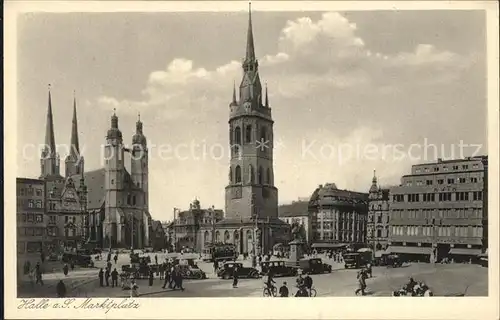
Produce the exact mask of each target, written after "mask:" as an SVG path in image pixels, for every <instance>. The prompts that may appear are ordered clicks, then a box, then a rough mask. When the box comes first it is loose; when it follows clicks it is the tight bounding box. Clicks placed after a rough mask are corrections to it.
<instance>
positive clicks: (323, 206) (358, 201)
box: [309, 183, 368, 245]
mask: <svg viewBox="0 0 500 320" xmlns="http://www.w3.org/2000/svg"><path fill="white" fill-rule="evenodd" d="M309 207H310V208H311V211H312V216H311V218H312V219H311V225H312V232H313V234H312V235H313V239H312V242H315V243H316V242H327V243H339V244H351V245H362V244H364V243H365V242H366V223H367V216H368V194H366V193H361V192H354V191H349V190H340V189H338V188H337V186H336V185H335V184H334V183H327V184H325V185H324V186H323V185H320V186H319V187H318V188H317V189H316V190H315V191H314V192H313V194H312V196H311V199H310V201H309Z"/></svg>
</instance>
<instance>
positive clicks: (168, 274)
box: [162, 263, 171, 289]
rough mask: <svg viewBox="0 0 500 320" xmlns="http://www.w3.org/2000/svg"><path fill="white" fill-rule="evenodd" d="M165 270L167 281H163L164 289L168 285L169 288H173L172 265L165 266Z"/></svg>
mask: <svg viewBox="0 0 500 320" xmlns="http://www.w3.org/2000/svg"><path fill="white" fill-rule="evenodd" d="M164 270H165V279H164V281H163V286H162V288H163V289H166V286H167V285H168V286H169V288H171V286H170V265H169V264H168V263H167V264H166V265H165V267H164Z"/></svg>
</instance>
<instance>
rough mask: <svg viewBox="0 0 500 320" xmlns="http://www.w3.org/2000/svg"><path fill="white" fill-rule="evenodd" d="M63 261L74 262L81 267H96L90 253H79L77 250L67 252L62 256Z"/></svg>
mask: <svg viewBox="0 0 500 320" xmlns="http://www.w3.org/2000/svg"><path fill="white" fill-rule="evenodd" d="M61 261H62V262H64V263H72V262H73V263H74V264H76V265H77V266H81V267H91V268H92V267H94V262H93V261H92V257H91V256H89V255H84V254H78V253H75V252H65V253H63V255H62V257H61Z"/></svg>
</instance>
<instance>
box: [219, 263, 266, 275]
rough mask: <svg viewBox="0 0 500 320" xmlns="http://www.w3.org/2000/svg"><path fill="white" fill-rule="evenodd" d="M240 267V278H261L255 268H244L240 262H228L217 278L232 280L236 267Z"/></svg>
mask: <svg viewBox="0 0 500 320" xmlns="http://www.w3.org/2000/svg"><path fill="white" fill-rule="evenodd" d="M235 266H237V267H238V277H241V278H259V277H260V275H259V271H258V270H257V269H255V268H248V267H244V266H243V264H241V263H239V262H226V263H224V265H223V266H222V268H221V269H220V270H219V271H218V272H217V276H218V277H219V278H222V279H232V278H233V270H234V267H235Z"/></svg>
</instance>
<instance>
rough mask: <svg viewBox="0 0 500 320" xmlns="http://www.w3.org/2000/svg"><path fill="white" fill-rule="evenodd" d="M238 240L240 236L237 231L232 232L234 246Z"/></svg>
mask: <svg viewBox="0 0 500 320" xmlns="http://www.w3.org/2000/svg"><path fill="white" fill-rule="evenodd" d="M239 239H240V234H239V232H238V230H234V232H233V242H234V244H237V242H238V240H239Z"/></svg>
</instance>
